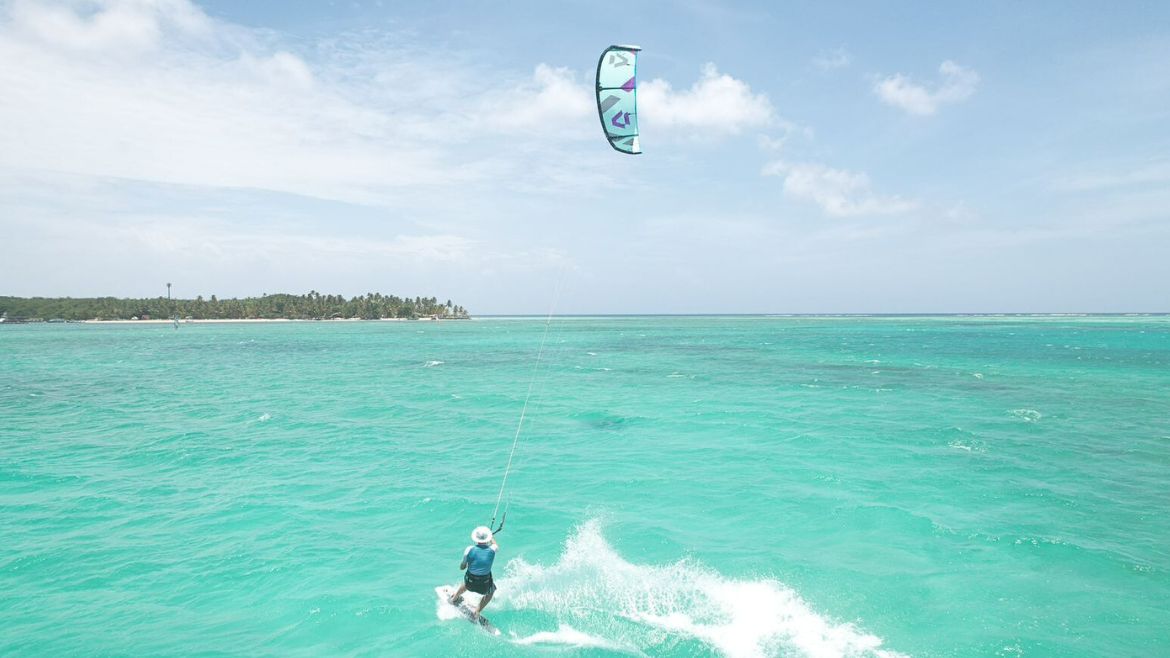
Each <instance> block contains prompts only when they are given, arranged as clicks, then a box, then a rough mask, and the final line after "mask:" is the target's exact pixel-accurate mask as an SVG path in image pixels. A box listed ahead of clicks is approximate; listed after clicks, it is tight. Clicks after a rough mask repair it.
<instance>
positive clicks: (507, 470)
mask: <svg viewBox="0 0 1170 658" xmlns="http://www.w3.org/2000/svg"><path fill="white" fill-rule="evenodd" d="M561 274H562V276H561V277H558V278H559V279H562V280H563V278H564V277H563V275H564V267H563V266H562V267H561ZM560 299H561V281H560V280H558V281H557V288H556V294H555V295H554V297H553V304H552V306H551V307H550V308H549V309H548V317H546V318H545V319H544V334H543V335H542V336H541V337H540V349H539V350H538V351H537V352H536V363H534V364H533V365H532V377H531V378H529V380H528V392H527V393H526V394H525V395H524V405H523V406H521V407H520V422H518V423H516V434H515V435H514V436H513V437H512V450H511V451H510V452H509V453H508V464H507V465H506V466H505V467H504V477H503V479H502V480H501V481H500V493H499V495H498V496H496V508H495V510H493V511H492V520H491V521H489V522H488V527H489V528H490V527H492V526H494V525H495V524H496V517H497V516H498V515H499V513H500V503H501V502H502V501H503V500H504V489H505V488H506V487H507V486H508V474H509V473H511V472H512V458H513V457H515V456H516V446H517V445H519V443H520V430H522V429H523V428H524V417H525V416H526V415H527V413H528V400H529V399H531V398H532V386H533V385H534V384H535V383H536V373H537V371H538V370H539V369H540V361H541V359H542V358H543V357H544V344H545V341H547V340H548V328H549V325H551V324H552V316H553V310H554V309H555V308H556V307H557V302H559V301H560ZM543 388H544V387H543V386H542V387H541V389H542V390H543ZM511 505H512V497H511V496H509V497H508V503H507V504H506V505H505V506H504V516H503V518H501V519H500V527H499V529H497V530H496V531H495V532H499V531H500V530H503V529H504V521H506V520H507V519H508V507H510V506H511Z"/></svg>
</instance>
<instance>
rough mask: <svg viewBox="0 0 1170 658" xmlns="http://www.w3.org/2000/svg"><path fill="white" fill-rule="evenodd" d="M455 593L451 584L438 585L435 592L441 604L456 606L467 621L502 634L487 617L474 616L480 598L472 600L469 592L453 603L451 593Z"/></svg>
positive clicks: (493, 632) (486, 630)
mask: <svg viewBox="0 0 1170 658" xmlns="http://www.w3.org/2000/svg"><path fill="white" fill-rule="evenodd" d="M454 593H455V588H454V587H451V586H450V585H439V586H438V587H436V588H435V594H436V595H438V597H439V605H441V606H447V607H448V608H454V609H455V610H458V611H459V615H460V616H462V617H463V618H464V619H466V620H467V621H469V622H471V623H473V624H476V625H478V626H479V627H480V628H482V629H483V630H484V631H485V632H486V633H488V634H489V635H499V634H500V629H498V628H496V627H495V626H492V623H491V622H490V621H488V618H487V617H484V616H483V615H480V616H479V618H476V617H475V616H474V615H475V609H476V608H477V607H479V605H478V604H479V599H476V600H475V602H472V601H471V600H470V596H469V595H468V594H464V595H463V597H462V598H461V599H459V603H457V604H454V605H452V604H451V602H450V601H451V595H452V594H454ZM471 596H475V595H471Z"/></svg>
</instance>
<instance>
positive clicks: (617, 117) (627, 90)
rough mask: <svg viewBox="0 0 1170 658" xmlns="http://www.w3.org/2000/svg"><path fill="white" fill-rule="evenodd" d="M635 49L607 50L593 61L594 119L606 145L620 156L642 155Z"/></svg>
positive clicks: (612, 47)
mask: <svg viewBox="0 0 1170 658" xmlns="http://www.w3.org/2000/svg"><path fill="white" fill-rule="evenodd" d="M640 50H642V49H641V48H639V47H638V46H610V47H609V48H606V49H605V50H603V51H602V53H601V58H600V59H598V60H597V116H598V117H600V118H601V129H602V130H604V131H605V138H606V139H607V140H609V145H610V146H612V147H614V149H616V150H618V151H621V152H622V153H629V154H630V155H637V154H639V153H641V152H642V145H641V144H640V143H639V142H638V89H637V86H638V85H637V63H638V51H640Z"/></svg>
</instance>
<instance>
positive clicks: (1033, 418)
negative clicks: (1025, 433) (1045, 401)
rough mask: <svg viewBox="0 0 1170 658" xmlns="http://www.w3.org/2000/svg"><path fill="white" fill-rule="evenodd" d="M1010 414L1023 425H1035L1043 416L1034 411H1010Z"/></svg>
mask: <svg viewBox="0 0 1170 658" xmlns="http://www.w3.org/2000/svg"><path fill="white" fill-rule="evenodd" d="M1011 414H1012V415H1013V416H1015V417H1016V418H1019V419H1020V420H1022V421H1024V422H1025V423H1035V422H1037V421H1038V420H1040V419H1041V418H1043V417H1044V414H1042V413H1040V412H1039V411H1036V410H1035V409H1012V410H1011Z"/></svg>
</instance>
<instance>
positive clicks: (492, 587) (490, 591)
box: [471, 574, 496, 620]
mask: <svg viewBox="0 0 1170 658" xmlns="http://www.w3.org/2000/svg"><path fill="white" fill-rule="evenodd" d="M495 594H496V581H495V580H494V579H492V575H491V574H488V581H487V593H486V594H484V595H483V598H482V599H480V600H479V607H478V608H476V610H475V614H474V615H472V616H471V619H472V620H477V619H479V613H481V612H483V609H484V608H486V607H487V604H489V603H491V602H492V597H493V596H495Z"/></svg>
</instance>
